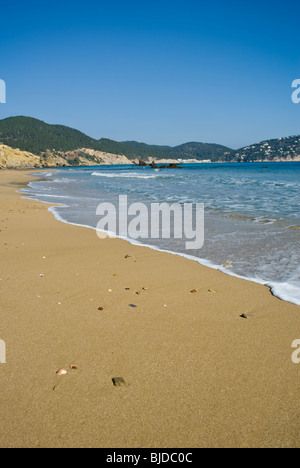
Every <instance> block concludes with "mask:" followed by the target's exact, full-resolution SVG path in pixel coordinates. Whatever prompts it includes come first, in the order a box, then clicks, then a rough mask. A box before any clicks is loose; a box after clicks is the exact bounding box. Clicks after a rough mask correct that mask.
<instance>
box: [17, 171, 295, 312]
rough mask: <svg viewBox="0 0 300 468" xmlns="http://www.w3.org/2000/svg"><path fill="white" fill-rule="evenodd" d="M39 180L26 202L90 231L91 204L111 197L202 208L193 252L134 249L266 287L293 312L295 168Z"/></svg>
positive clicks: (177, 245)
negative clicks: (44, 205)
mask: <svg viewBox="0 0 300 468" xmlns="http://www.w3.org/2000/svg"><path fill="white" fill-rule="evenodd" d="M42 175H43V176H44V178H46V179H47V178H48V179H49V180H46V181H40V182H32V183H31V184H30V186H29V187H28V188H27V189H25V190H24V191H25V192H26V193H27V195H30V196H33V197H34V198H35V199H38V200H41V201H45V202H50V203H60V204H62V205H64V206H62V207H58V208H55V209H53V210H52V211H53V212H54V214H55V215H56V217H57V218H58V219H60V220H62V221H65V222H69V223H74V224H81V225H84V226H89V227H92V228H95V227H96V225H97V223H98V221H99V217H98V216H96V208H97V206H98V204H99V203H102V202H112V203H114V204H116V205H117V204H118V197H119V195H128V197H129V203H130V202H136V201H139V202H144V203H145V204H147V205H150V203H153V202H168V203H175V202H178V203H181V204H184V203H204V204H205V242H204V246H203V248H202V249H201V250H196V251H191V250H189V251H186V250H185V243H184V242H183V241H178V240H177V239H172V238H171V239H156V240H151V239H150V240H149V239H148V240H141V242H142V243H145V244H147V245H151V246H152V247H154V248H159V249H162V250H168V251H172V252H175V253H180V254H183V255H187V256H189V257H193V258H194V259H196V260H198V261H200V263H203V264H208V265H209V266H211V267H213V268H219V269H220V270H222V271H224V272H225V273H227V274H232V275H237V276H242V277H245V278H248V279H249V280H252V281H257V282H260V283H264V284H268V285H269V286H270V287H271V288H272V292H273V294H274V295H276V296H277V297H279V298H281V299H283V300H287V301H290V302H293V303H295V304H298V305H300V262H299V260H300V248H299V247H300V230H299V229H300V208H299V207H300V163H267V164H262V163H252V164H195V165H186V166H184V168H182V169H178V170H153V169H150V168H137V167H133V166H109V167H106V166H101V167H99V166H96V167H89V168H70V169H69V168H68V169H62V170H58V171H56V172H54V173H50V172H49V173H45V172H43V173H42ZM228 262H232V263H228ZM224 265H227V266H228V265H230V266H232V268H230V269H228V268H225V267H224Z"/></svg>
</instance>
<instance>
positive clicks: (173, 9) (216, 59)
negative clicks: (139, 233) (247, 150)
mask: <svg viewBox="0 0 300 468" xmlns="http://www.w3.org/2000/svg"><path fill="white" fill-rule="evenodd" d="M299 13H300V4H299V2H297V1H289V0H286V1H284V2H283V1H276V0H275V1H272V2H271V1H264V0H261V1H255V0H254V1H248V0H246V1H241V0H240V1H210V2H209V1H202V0H198V1H194V0H184V1H183V0H172V1H168V0H167V1H164V0H160V1H157V0H151V1H148V0H139V1H131V0H124V1H113V0H106V1H102V0H98V1H90V0H85V1H76V0H72V1H69V0H63V1H62V0H61V1H59V2H58V1H51V2H47V1H45V2H41V1H22V2H21V1H15V2H1V6H0V17H1V28H0V78H2V79H4V80H5V81H6V84H7V104H0V118H5V117H8V116H12V115H28V116H32V117H35V118H38V119H42V120H44V121H46V122H48V123H60V124H64V125H68V126H71V127H74V128H77V129H79V130H81V131H83V132H85V133H87V134H88V135H90V136H93V137H94V138H101V137H106V138H112V139H115V140H118V141H123V140H138V141H144V142H146V143H152V144H167V145H172V146H173V145H177V144H180V143H184V142H187V141H204V142H215V143H221V144H224V145H228V146H230V147H232V148H238V147H241V146H244V145H247V144H249V143H255V142H258V141H261V140H264V139H267V138H277V137H281V136H289V135H295V134H300V104H299V105H295V104H293V103H292V101H291V94H292V88H291V83H292V81H293V80H294V79H296V78H300V47H299V44H300V39H299V30H300V14H299Z"/></svg>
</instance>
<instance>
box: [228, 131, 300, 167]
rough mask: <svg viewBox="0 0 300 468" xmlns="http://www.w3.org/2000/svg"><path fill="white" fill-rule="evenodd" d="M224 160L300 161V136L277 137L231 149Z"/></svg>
mask: <svg viewBox="0 0 300 468" xmlns="http://www.w3.org/2000/svg"><path fill="white" fill-rule="evenodd" d="M224 161H237V162H255V161H274V162H275V161H300V136H291V137H286V138H277V139H272V140H266V141H263V142H261V143H256V144H254V145H251V146H245V147H244V148H241V149H240V150H238V151H229V152H226V153H225V155H224Z"/></svg>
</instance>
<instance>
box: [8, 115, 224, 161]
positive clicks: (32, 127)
mask: <svg viewBox="0 0 300 468" xmlns="http://www.w3.org/2000/svg"><path fill="white" fill-rule="evenodd" d="M0 142H2V143H3V144H5V145H8V146H10V147H12V148H19V149H21V150H23V151H30V152H31V153H34V154H38V155H41V154H43V153H45V152H46V151H47V150H50V151H51V152H52V153H53V152H57V153H58V152H67V151H74V150H76V149H80V148H90V149H93V150H97V151H102V152H105V153H112V154H120V155H124V156H127V157H128V158H129V159H136V158H142V159H143V158H148V157H153V158H164V159H172V158H181V159H212V160H217V159H219V157H220V156H221V154H223V153H224V152H225V151H230V149H229V148H226V147H225V146H221V145H210V144H205V143H188V144H185V145H181V146H177V147H175V148H171V147H170V146H155V145H146V144H145V143H138V142H135V141H128V142H117V141H113V140H109V139H105V138H102V139H100V140H95V139H94V138H91V137H89V136H87V135H85V134H84V133H82V132H80V131H78V130H74V129H73V128H69V127H66V126H63V125H49V124H47V123H45V122H42V121H40V120H37V119H33V118H31V117H10V118H8V119H4V120H1V121H0Z"/></svg>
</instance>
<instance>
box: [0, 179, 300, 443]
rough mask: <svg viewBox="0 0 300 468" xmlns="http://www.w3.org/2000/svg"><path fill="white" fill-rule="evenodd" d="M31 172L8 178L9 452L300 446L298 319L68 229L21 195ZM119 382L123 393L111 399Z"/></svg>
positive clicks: (230, 280) (156, 257)
mask: <svg viewBox="0 0 300 468" xmlns="http://www.w3.org/2000/svg"><path fill="white" fill-rule="evenodd" d="M30 173H32V170H31V171H29V172H27V171H22V172H21V171H15V170H14V171H6V170H4V171H1V172H0V192H1V218H0V219H1V224H2V229H1V233H0V235H1V239H2V242H1V243H0V246H1V250H2V252H1V255H2V256H1V258H2V259H3V260H2V262H1V266H0V272H1V273H0V278H1V281H0V288H1V297H2V298H3V299H2V301H3V304H2V307H1V311H0V339H3V340H4V341H5V342H6V346H7V364H5V365H0V375H1V377H2V378H1V381H2V385H1V387H2V388H1V393H2V396H3V398H2V402H1V403H0V415H1V421H2V424H1V432H0V445H1V446H2V447H12V446H18V447H28V446H42V447H51V446H60V447H67V446H68V447H90V446H92V447H155V448H163V447H219V446H222V447H255V446H258V447H297V446H299V429H298V420H299V412H298V413H297V401H298V393H299V383H300V380H299V370H298V367H297V365H295V364H293V363H292V361H291V354H292V351H293V350H292V348H291V343H292V342H293V341H294V340H295V339H297V338H299V336H297V330H296V326H297V323H299V307H298V306H295V305H292V304H289V303H286V302H283V301H281V300H279V299H277V298H275V297H273V296H272V295H271V293H270V291H269V290H268V288H266V287H264V286H262V285H258V284H255V283H250V282H249V281H245V280H242V279H238V278H234V277H231V276H227V275H224V274H223V273H221V272H219V271H217V270H212V269H210V268H207V267H204V266H201V265H199V264H197V263H196V262H191V261H189V260H187V259H185V258H182V257H179V256H176V255H169V254H168V253H163V252H159V251H155V250H150V249H147V248H146V247H144V246H136V245H131V244H128V242H126V241H124V240H121V239H108V240H105V241H103V240H102V241H100V240H99V239H98V238H97V237H96V235H95V232H93V231H91V230H89V229H86V228H83V227H75V226H72V225H69V224H65V223H60V222H58V221H57V220H56V219H54V217H53V216H52V215H51V214H50V213H49V212H48V209H49V205H46V204H43V203H40V202H35V201H34V200H31V199H24V198H22V196H23V195H22V194H20V193H16V192H15V190H16V187H15V186H14V185H11V182H14V183H17V184H24V186H26V185H27V183H28V182H30V180H35V179H34V178H33V177H32V178H29V177H28V175H29V174H30ZM51 206H53V205H52V204H51ZM126 254H130V255H133V256H134V257H135V259H136V261H133V260H132V259H130V258H129V259H125V256H126ZM43 257H46V258H43ZM41 274H43V275H44V277H41V276H40V275H41ZM114 275H117V276H114ZM128 287H129V288H130V291H126V288H128ZM142 288H147V289H146V290H143V289H142ZM194 288H196V289H198V293H197V294H191V292H190V291H191V290H193V289H194ZM109 289H111V290H112V292H109V291H108V290H109ZM136 292H140V293H141V294H139V295H136ZM38 296H39V297H38ZM129 304H135V305H137V307H136V308H131V307H129ZM20 305H21V307H20ZM165 305H166V306H167V307H165ZM100 306H101V307H103V311H99V310H98V308H99V307H100ZM241 314H250V315H252V316H253V317H252V318H251V320H245V319H242V318H241V317H240V315H241ZM70 364H75V365H76V366H77V367H78V370H77V371H72V372H71V371H68V374H67V375H66V376H64V377H58V376H56V371H57V370H58V369H59V368H68V366H69V365H70ZM121 376H122V377H123V378H124V379H125V381H126V382H127V386H126V387H122V388H114V387H113V385H112V380H111V379H112V378H113V377H121Z"/></svg>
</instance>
